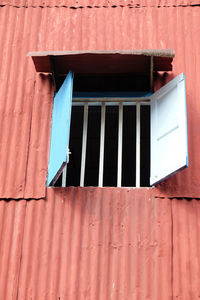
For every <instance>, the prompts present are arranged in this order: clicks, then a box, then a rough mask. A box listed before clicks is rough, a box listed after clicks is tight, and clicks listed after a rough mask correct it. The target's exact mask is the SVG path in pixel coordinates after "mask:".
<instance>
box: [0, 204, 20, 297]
mask: <svg viewBox="0 0 200 300" xmlns="http://www.w3.org/2000/svg"><path fill="white" fill-rule="evenodd" d="M25 209H26V201H25V200H21V201H19V202H18V201H14V200H11V201H0V241H1V242H0V291H1V293H0V300H5V299H6V300H9V299H13V300H14V299H17V292H18V280H19V273H20V263H21V251H22V240H23V229H24V220H25Z"/></svg>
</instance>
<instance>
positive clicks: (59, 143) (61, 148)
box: [47, 71, 73, 186]
mask: <svg viewBox="0 0 200 300" xmlns="http://www.w3.org/2000/svg"><path fill="white" fill-rule="evenodd" d="M72 89H73V73H72V72H71V71H70V72H69V73H68V75H67V77H66V78H65V81H64V83H63V84H62V86H61V88H60V89H59V91H58V92H57V94H56V95H55V97H54V102H53V113H52V125H51V144H50V157H49V168H48V178H47V185H48V186H49V185H50V186H51V185H54V183H55V182H56V180H57V179H58V177H59V176H60V174H61V173H62V171H63V168H64V167H65V165H66V163H67V161H68V155H69V154H68V146H69V133H70V119H71V106H72Z"/></svg>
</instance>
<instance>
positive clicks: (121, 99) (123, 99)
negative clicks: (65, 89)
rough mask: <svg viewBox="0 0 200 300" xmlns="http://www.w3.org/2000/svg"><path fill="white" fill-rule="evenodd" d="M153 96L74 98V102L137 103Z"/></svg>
mask: <svg viewBox="0 0 200 300" xmlns="http://www.w3.org/2000/svg"><path fill="white" fill-rule="evenodd" d="M150 99H151V96H147V97H94V98H93V97H84V98H82V97H73V102H88V103H90V102H116V103H119V102H135V101H142V102H144V101H149V100H150Z"/></svg>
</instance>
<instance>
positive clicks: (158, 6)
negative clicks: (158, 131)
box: [0, 3, 200, 9]
mask: <svg viewBox="0 0 200 300" xmlns="http://www.w3.org/2000/svg"><path fill="white" fill-rule="evenodd" d="M6 6H10V7H14V8H68V9H83V8H119V7H121V8H123V7H126V8H149V7H150V8H170V7H174V8H175V7H198V6H200V3H198V4H177V5H176V4H174V5H137V4H136V5H132V4H127V5H110V6H108V5H102V6H98V5H94V6H90V5H86V6H67V5H54V6H50V5H46V6H45V5H38V6H34V5H30V6H28V5H21V6H20V5H12V4H2V5H0V8H1V7H6Z"/></svg>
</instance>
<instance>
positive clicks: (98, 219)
mask: <svg viewBox="0 0 200 300" xmlns="http://www.w3.org/2000/svg"><path fill="white" fill-rule="evenodd" d="M24 202H25V201H24V200H23V201H22V202H21V201H19V202H17V201H10V202H4V201H0V213H2V218H1V219H0V220H1V222H2V223H1V222H0V226H1V224H2V227H0V229H1V231H0V233H1V235H0V238H1V239H2V240H3V241H4V243H3V244H2V243H1V244H0V253H4V255H3V257H2V256H1V257H0V262H1V264H2V268H0V275H3V276H0V278H1V279H0V280H1V281H0V283H1V285H0V286H1V295H0V300H5V299H6V300H10V299H16V298H15V295H16V291H17V297H18V298H17V299H20V300H27V299H40V300H44V299H45V300H47V299H48V300H55V299H61V300H62V299H63V300H65V299H67V300H72V299H73V300H74V299H80V300H82V299H101V300H104V299H105V300H107V299H110V298H111V299H127V300H129V299H135V300H136V299H137V300H138V299H140V300H142V299H147V298H149V299H154V300H156V299H157V300H158V299H159V300H160V299H162V300H165V299H166V300H168V299H169V298H170V295H171V261H172V258H171V202H170V200H167V199H154V198H152V197H151V196H150V195H149V193H148V192H147V190H146V189H143V191H142V192H141V191H140V193H137V191H133V190H129V189H118V188H105V189H100V188H69V189H58V188H57V189H48V194H47V198H46V199H40V201H36V200H30V201H27V202H26V207H24ZM24 210H25V212H24ZM7 217H8V218H7ZM13 236H14V237H13ZM15 236H16V238H17V236H18V239H15ZM16 249H17V252H16V253H15V252H14V251H15V250H16ZM20 249H21V252H20V251H19V250H20ZM19 253H21V257H20V256H19ZM19 267H20V268H19ZM8 273H9V276H8V277H7V276H6V275H7V274H8ZM10 276H13V278H16V280H14V279H13V278H11V279H12V280H11V281H9V280H8V279H10ZM17 278H19V279H17ZM12 291H15V293H14V292H13V293H12ZM12 297H13V298H12Z"/></svg>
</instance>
